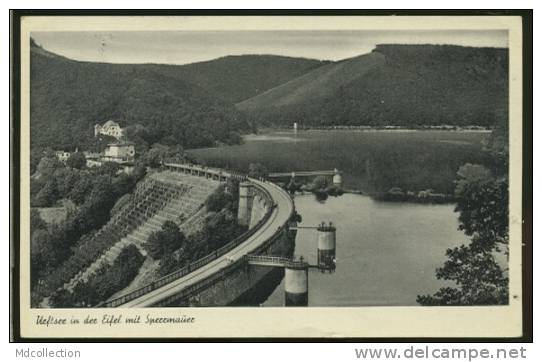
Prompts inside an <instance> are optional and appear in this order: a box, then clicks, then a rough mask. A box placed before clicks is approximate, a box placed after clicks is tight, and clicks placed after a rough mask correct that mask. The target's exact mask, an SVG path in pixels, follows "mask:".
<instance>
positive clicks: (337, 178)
mask: <svg viewBox="0 0 542 362" xmlns="http://www.w3.org/2000/svg"><path fill="white" fill-rule="evenodd" d="M333 171H335V175H333V186H337V187H338V188H342V187H343V177H342V175H341V173H340V172H339V170H337V169H334V170H333Z"/></svg>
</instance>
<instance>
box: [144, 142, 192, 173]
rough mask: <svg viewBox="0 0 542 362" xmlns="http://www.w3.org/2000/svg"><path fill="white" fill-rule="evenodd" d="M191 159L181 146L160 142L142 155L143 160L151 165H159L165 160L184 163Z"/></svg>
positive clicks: (147, 164)
mask: <svg viewBox="0 0 542 362" xmlns="http://www.w3.org/2000/svg"><path fill="white" fill-rule="evenodd" d="M189 160H190V158H189V157H188V156H187V155H186V154H185V153H184V150H183V148H182V147H181V146H179V145H177V146H165V145H161V144H159V143H157V144H154V145H153V146H152V147H151V148H150V149H148V150H147V152H145V153H144V154H143V156H142V157H141V162H142V163H143V164H145V165H146V166H149V167H159V166H161V165H162V163H164V162H172V163H184V162H187V161H189Z"/></svg>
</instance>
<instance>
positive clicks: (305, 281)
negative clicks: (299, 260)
mask: <svg viewBox="0 0 542 362" xmlns="http://www.w3.org/2000/svg"><path fill="white" fill-rule="evenodd" d="M284 304H285V305H286V306H299V307H301V306H307V305H308V304H309V268H308V265H305V266H300V267H292V266H287V267H286V268H284Z"/></svg>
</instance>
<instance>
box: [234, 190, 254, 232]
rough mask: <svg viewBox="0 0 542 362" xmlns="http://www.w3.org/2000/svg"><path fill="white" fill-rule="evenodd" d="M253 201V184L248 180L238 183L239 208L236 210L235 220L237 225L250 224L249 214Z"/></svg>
mask: <svg viewBox="0 0 542 362" xmlns="http://www.w3.org/2000/svg"><path fill="white" fill-rule="evenodd" d="M253 201H254V185H252V183H250V182H241V183H240V184H239V210H238V211H237V220H238V223H239V225H245V226H249V225H250V215H251V214H252V202H253Z"/></svg>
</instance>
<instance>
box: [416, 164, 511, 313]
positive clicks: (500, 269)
mask: <svg viewBox="0 0 542 362" xmlns="http://www.w3.org/2000/svg"><path fill="white" fill-rule="evenodd" d="M458 176H459V180H458V182H457V187H456V197H457V199H458V201H457V206H456V211H458V212H459V222H460V226H459V228H460V229H461V230H463V231H464V232H465V234H466V235H468V236H470V237H471V242H470V243H469V244H468V245H461V246H459V247H455V248H452V249H448V250H447V251H446V256H447V258H448V260H447V261H446V262H445V263H444V265H443V266H442V267H440V268H438V269H437V274H436V275H437V278H438V279H443V280H448V281H452V282H454V283H455V286H447V287H443V288H441V289H440V290H439V291H437V292H436V293H435V294H434V295H421V296H418V298H417V301H418V303H420V304H422V305H495V304H508V275H507V274H508V268H507V267H506V266H502V265H501V264H500V263H499V262H498V259H497V258H496V256H497V255H498V254H499V253H503V254H504V255H507V254H508V181H507V178H506V177H504V176H499V177H495V176H493V175H492V174H491V172H490V171H489V170H487V169H485V168H484V167H482V166H479V165H470V164H467V165H465V166H463V167H461V168H460V170H459V172H458Z"/></svg>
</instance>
